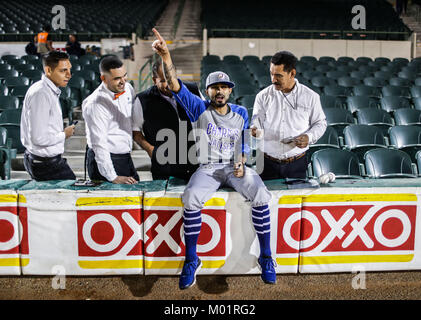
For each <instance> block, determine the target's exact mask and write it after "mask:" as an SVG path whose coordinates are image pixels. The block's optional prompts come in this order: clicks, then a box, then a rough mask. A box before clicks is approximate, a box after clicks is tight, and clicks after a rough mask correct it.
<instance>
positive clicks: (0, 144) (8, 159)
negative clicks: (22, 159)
mask: <svg viewBox="0 0 421 320" xmlns="http://www.w3.org/2000/svg"><path fill="white" fill-rule="evenodd" d="M16 153H17V150H16V149H12V139H11V138H9V136H8V132H7V129H6V128H4V127H1V126H0V162H1V165H0V177H1V178H2V179H3V180H9V179H10V178H11V170H12V159H14V158H16Z"/></svg>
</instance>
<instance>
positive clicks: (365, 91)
mask: <svg viewBox="0 0 421 320" xmlns="http://www.w3.org/2000/svg"><path fill="white" fill-rule="evenodd" d="M352 93H353V95H355V96H369V97H374V98H379V99H380V97H381V91H380V89H379V88H378V87H373V86H368V85H366V84H360V85H357V86H355V87H354V88H352Z"/></svg>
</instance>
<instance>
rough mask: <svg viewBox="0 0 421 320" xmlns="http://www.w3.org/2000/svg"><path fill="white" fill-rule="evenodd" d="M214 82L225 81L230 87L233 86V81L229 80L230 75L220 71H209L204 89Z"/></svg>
mask: <svg viewBox="0 0 421 320" xmlns="http://www.w3.org/2000/svg"><path fill="white" fill-rule="evenodd" d="M215 83H225V84H227V85H228V86H229V87H230V88H234V86H235V84H234V82H231V80H230V77H229V76H228V75H227V74H226V73H224V72H222V71H215V72H212V73H209V75H208V77H207V78H206V89H207V88H209V86H211V85H213V84H215Z"/></svg>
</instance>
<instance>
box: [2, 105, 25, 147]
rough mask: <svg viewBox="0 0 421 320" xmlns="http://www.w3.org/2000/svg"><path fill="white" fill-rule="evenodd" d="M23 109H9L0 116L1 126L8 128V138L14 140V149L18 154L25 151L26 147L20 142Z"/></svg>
mask: <svg viewBox="0 0 421 320" xmlns="http://www.w3.org/2000/svg"><path fill="white" fill-rule="evenodd" d="M21 114H22V109H7V110H3V111H2V113H1V114H0V126H1V127H3V128H6V130H7V134H8V137H9V138H11V139H12V146H11V148H12V149H16V151H17V153H22V152H24V151H25V147H24V146H23V145H22V142H21V140H20V118H21Z"/></svg>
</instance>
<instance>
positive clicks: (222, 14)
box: [202, 0, 411, 40]
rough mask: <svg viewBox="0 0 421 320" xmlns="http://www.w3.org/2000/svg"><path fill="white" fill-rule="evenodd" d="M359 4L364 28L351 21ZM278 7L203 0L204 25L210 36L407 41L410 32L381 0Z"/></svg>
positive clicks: (318, 0)
mask: <svg viewBox="0 0 421 320" xmlns="http://www.w3.org/2000/svg"><path fill="white" fill-rule="evenodd" d="M356 5H359V6H362V7H364V8H365V12H366V15H367V16H366V19H365V21H366V26H365V29H364V30H354V29H353V28H352V25H351V20H352V17H353V14H352V10H353V9H352V8H353V7H354V6H356ZM275 7H276V5H273V8H272V7H270V5H268V4H267V3H266V2H264V1H262V2H256V1H253V0H232V1H229V2H227V1H223V0H215V1H205V0H202V25H203V27H206V28H207V29H208V34H209V35H210V36H211V37H242V38H257V37H259V38H265V37H266V38H268V37H270V38H280V37H281V38H302V39H309V38H319V39H341V38H342V39H377V40H406V39H407V38H408V37H409V35H410V34H411V31H410V29H409V28H408V27H407V26H406V25H405V24H404V23H403V21H402V20H401V19H400V18H399V17H398V15H397V13H396V11H395V10H394V8H393V6H392V5H391V3H390V2H388V1H383V0H339V1H326V0H300V1H289V2H285V3H283V4H282V10H274V8H275ZM221 8H223V10H221ZM233 12H235V14H234V15H233V14H232V13H233Z"/></svg>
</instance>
